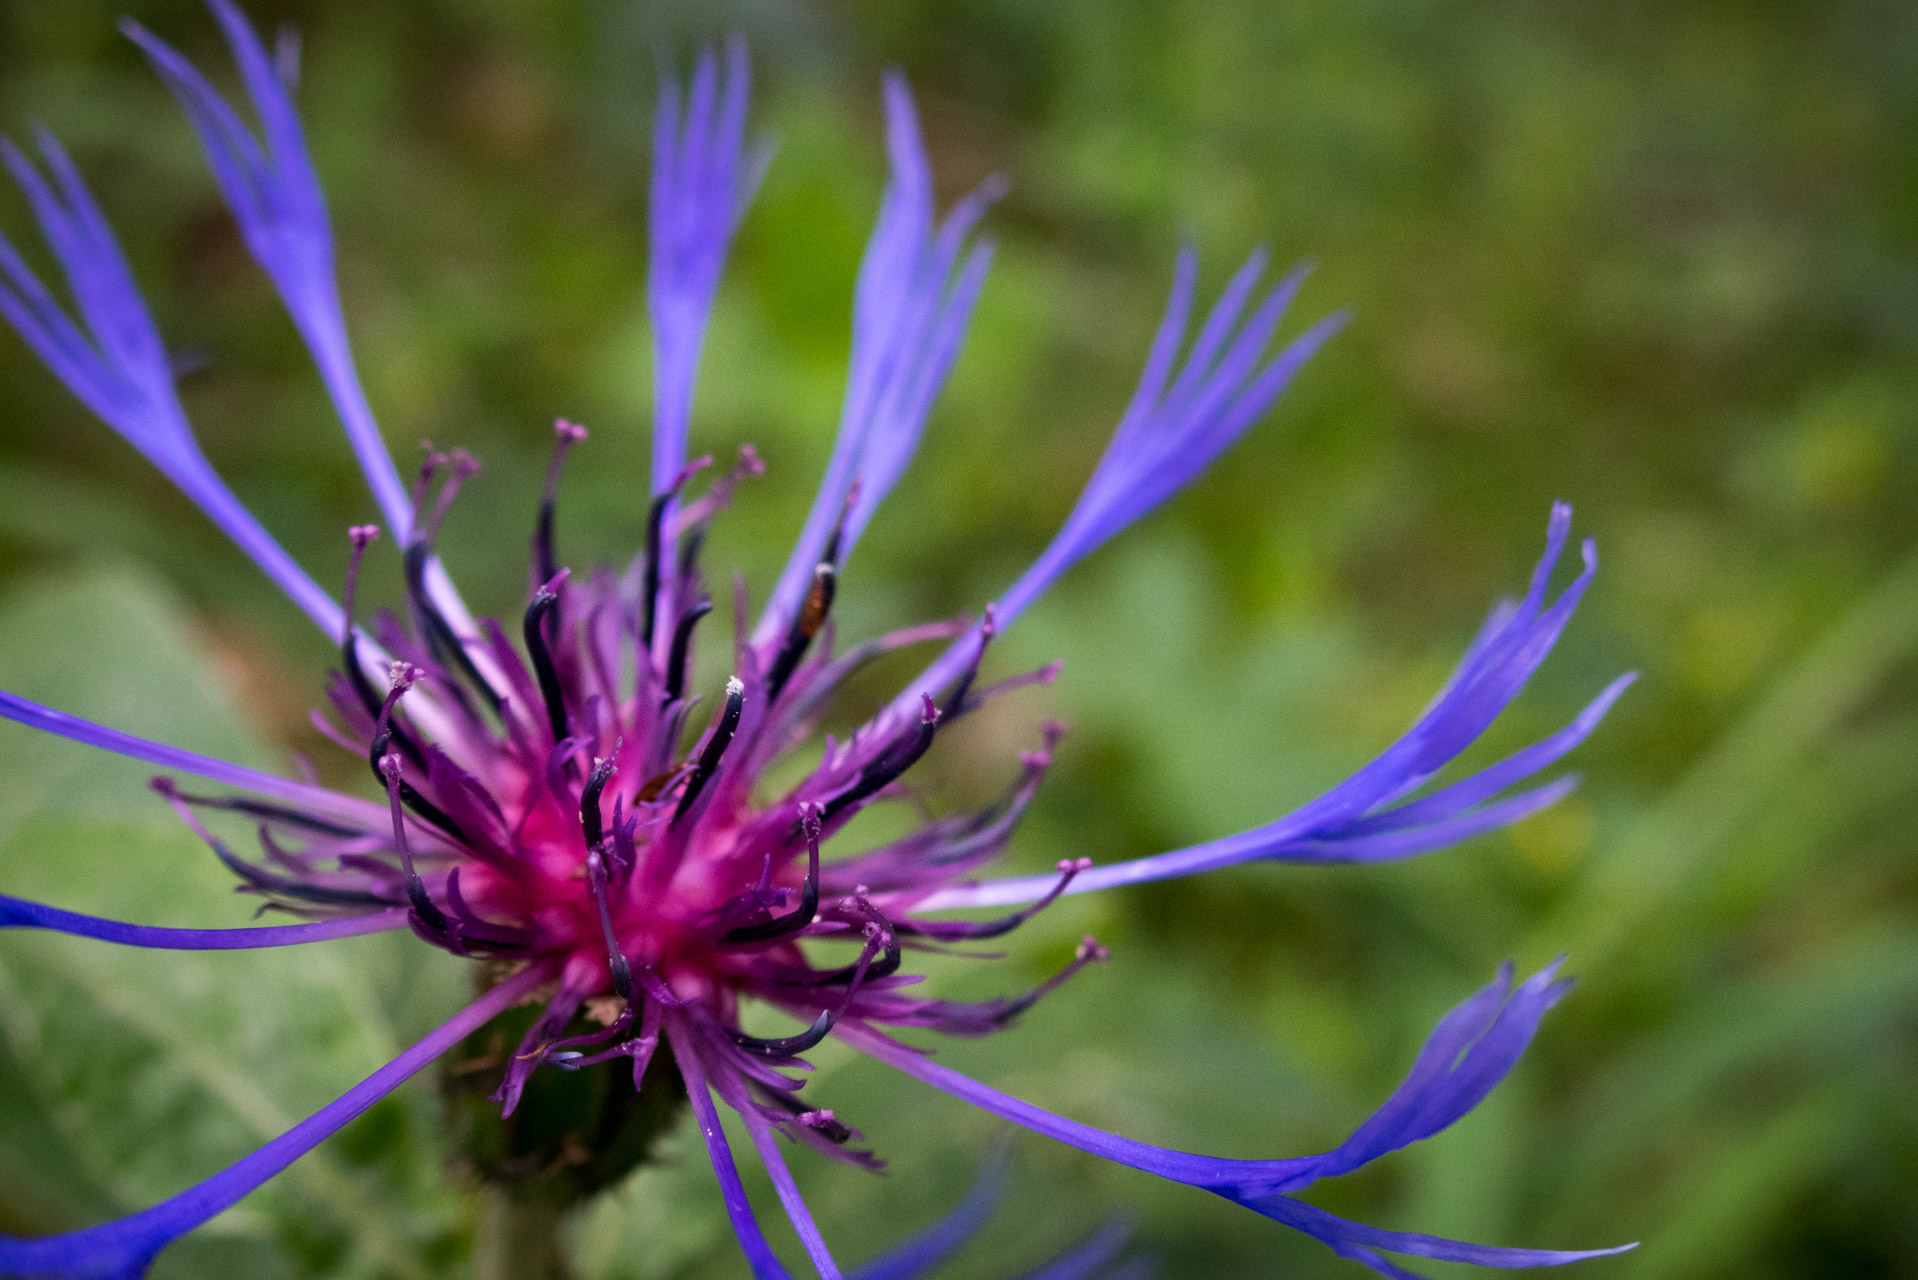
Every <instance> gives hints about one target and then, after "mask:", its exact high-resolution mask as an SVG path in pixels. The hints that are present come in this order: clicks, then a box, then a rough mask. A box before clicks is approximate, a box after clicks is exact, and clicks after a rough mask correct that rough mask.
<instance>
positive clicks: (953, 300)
mask: <svg viewBox="0 0 1918 1280" xmlns="http://www.w3.org/2000/svg"><path fill="white" fill-rule="evenodd" d="M885 101H886V150H887V155H888V157H889V160H890V164H891V176H890V178H889V179H888V181H887V184H886V192H885V195H884V197H883V198H882V199H881V201H880V206H879V220H878V222H877V224H876V225H875V226H874V227H873V232H872V239H871V240H870V241H868V243H867V245H866V254H865V258H864V259H863V261H862V262H861V263H860V267H859V280H858V283H857V285H856V286H855V287H854V292H853V332H852V363H851V367H850V369H849V370H848V373H847V378H846V400H845V405H844V408H843V409H842V411H841V414H840V419H839V435H838V438H837V439H836V440H835V442H834V444H833V453H832V459H831V461H830V462H829V463H828V464H827V467H826V475H825V478H824V479H823V480H822V481H821V483H820V486H819V493H818V495H817V496H816V497H815V498H814V499H813V506H812V510H811V512H810V513H809V514H808V515H807V518H806V525H805V528H804V529H803V530H802V531H801V533H800V535H799V540H798V542H797V543H796V544H795V545H794V547H793V551H792V555H791V556H790V557H789V558H788V559H787V561H786V567H785V569H784V570H783V571H782V572H781V573H780V576H779V581H778V583H777V584H776V585H775V586H774V588H773V591H772V595H771V596H770V598H769V599H768V601H767V605H766V612H765V614H764V615H763V616H762V617H761V618H760V621H759V625H758V628H757V629H756V630H755V632H754V639H755V641H757V642H759V643H762V644H763V643H766V642H768V641H770V640H773V639H775V638H777V637H779V636H781V635H783V634H784V633H785V630H786V628H787V626H788V625H790V623H791V621H792V617H793V613H794V611H795V610H797V609H798V607H799V602H800V601H801V600H802V599H803V598H804V596H805V594H806V589H807V587H808V585H809V584H810V583H811V581H812V575H813V569H814V567H815V566H816V565H818V564H819V562H820V560H821V559H822V558H824V556H825V554H826V549H827V546H828V544H829V543H830V542H831V541H832V536H833V531H834V530H835V529H838V530H839V531H840V537H839V551H840V558H841V559H842V560H843V559H844V558H845V556H846V555H848V554H850V553H851V551H852V548H853V546H854V545H855V544H856V543H857V542H858V540H859V535H860V534H861V533H863V532H864V531H865V527H866V523H867V522H868V521H869V520H870V519H871V518H872V515H873V512H874V511H876V510H877V509H878V507H879V504H880V503H881V502H882V501H884V500H885V497H886V495H887V494H888V493H890V492H891V491H892V488H893V486H894V485H895V484H897V483H898V481H899V478H900V476H902V475H904V474H905V471H906V468H907V466H908V465H910V463H911V461H912V457H913V454H914V453H915V452H916V451H917V450H918V447H919V440H920V437H921V436H922V435H923V434H924V432H925V426H926V417H927V415H928V414H929V413H930V412H931V411H932V402H933V400H934V399H936V398H937V396H938V394H939V391H940V388H942V387H943V386H944V385H945V381H946V376H947V375H948V374H949V373H950V372H951V370H952V362H953V360H954V358H955V357H956V356H957V354H958V351H959V343H960V340H961V338H962V337H963V336H964V334H965V329H966V324H967V322H968V320H970V318H971V316H972V308H973V304H974V303H975V302H976V301H977V300H978V297H979V290H980V287H981V286H982V285H983V284H984V283H985V275H986V270H987V268H988V267H989V266H990V265H991V261H992V245H991V243H990V242H977V243H971V244H970V247H968V242H969V238H970V237H971V235H972V231H973V228H974V227H975V226H977V224H978V222H979V219H980V218H981V217H982V216H983V215H984V213H985V211H986V209H987V207H988V206H989V205H991V203H992V202H993V201H994V200H996V199H997V198H998V197H999V194H1000V192H1001V190H1002V189H1003V188H1002V184H1001V183H1000V182H999V181H998V180H997V179H992V180H988V181H987V182H985V183H983V184H982V185H981V186H980V187H979V188H978V189H977V190H975V191H973V192H972V193H971V194H970V195H968V196H966V197H965V198H964V199H963V200H961V201H960V202H959V203H958V204H957V205H955V206H954V207H953V208H952V210H951V211H950V212H949V213H947V215H946V217H945V219H944V221H943V222H940V223H938V224H937V225H936V226H935V224H934V221H933V198H932V168H931V164H930V162H929V161H928V160H927V158H926V144H925V139H924V137H923V136H922V135H921V133H920V129H919V117H918V114H917V112H916V111H915V110H914V108H913V103H912V94H911V91H910V90H909V89H908V88H907V87H906V82H905V79H904V78H903V77H902V76H900V75H898V74H897V73H893V74H891V75H888V76H887V77H886V94H885ZM855 483H857V484H858V486H859V490H858V494H857V496H856V497H854V498H853V499H852V503H851V506H850V507H848V506H847V498H848V495H849V494H850V493H851V492H852V487H853V485H854V484H855ZM842 517H843V524H842Z"/></svg>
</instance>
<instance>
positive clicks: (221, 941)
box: [0, 893, 406, 951]
mask: <svg viewBox="0 0 1918 1280" xmlns="http://www.w3.org/2000/svg"><path fill="white" fill-rule="evenodd" d="M405 927H406V912H405V911H403V910H395V911H376V912H373V913H372V914H370V915H363V916H347V917H344V918H342V919H338V920H318V921H314V922H312V923H309V924H282V925H262V926H260V927H257V928H250V929H170V928H164V927H161V926H157V925H144V924H125V923H122V922H121V921H118V920H103V919H101V918H100V917H98V916H87V915H81V914H79V913H78V912H75V911H62V910H61V909H60V908H58V907H48V906H43V905H41V904H40V903H38V902H28V901H26V900H25V899H24V898H15V897H12V896H10V895H8V894H4V893H0V929H52V930H55V931H56V932H59V933H70V934H73V935H74V936H76V937H81V938H97V939H99V940H100V941H102V942H117V943H119V944H120V945H122V946H127V947H156V948H159V949H162V950H166V951H248V950H253V949H256V948H259V947H290V946H294V945H296V944H298V943H302V942H327V941H330V940H331V939H334V938H356V937H358V936H360V935H361V934H366V933H384V932H386V931H387V930H389V929H404V928H405Z"/></svg>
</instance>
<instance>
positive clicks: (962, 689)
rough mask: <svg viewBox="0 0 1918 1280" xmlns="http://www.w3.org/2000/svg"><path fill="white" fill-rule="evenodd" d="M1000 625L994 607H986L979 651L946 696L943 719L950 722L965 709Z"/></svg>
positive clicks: (942, 713)
mask: <svg viewBox="0 0 1918 1280" xmlns="http://www.w3.org/2000/svg"><path fill="white" fill-rule="evenodd" d="M998 631H999V623H998V620H997V619H996V618H994V617H993V615H992V606H991V605H987V606H986V616H985V617H983V618H981V619H980V620H979V651H978V652H977V653H975V654H973V655H972V662H971V664H970V665H968V666H967V667H966V670H965V672H964V674H962V675H961V676H960V677H959V683H958V684H955V685H954V686H953V687H952V692H951V693H949V694H947V695H946V705H945V707H944V708H943V709H942V710H941V711H940V717H941V718H942V719H946V720H950V719H952V718H953V717H954V716H955V715H958V714H959V713H960V712H961V711H962V710H963V709H964V708H965V702H966V695H967V694H968V693H971V692H972V682H973V681H975V680H977V679H978V678H979V664H980V663H981V662H984V661H985V659H986V646H987V645H989V644H991V643H992V637H993V636H995V635H996V634H998Z"/></svg>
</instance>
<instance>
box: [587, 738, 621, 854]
mask: <svg viewBox="0 0 1918 1280" xmlns="http://www.w3.org/2000/svg"><path fill="white" fill-rule="evenodd" d="M614 754H615V755H617V754H618V751H617V748H615V751H614ZM612 776H613V759H612V757H611V756H609V757H607V758H606V759H604V760H595V761H593V771H592V772H591V773H589V774H587V775H586V785H585V786H584V787H582V788H581V789H580V793H579V830H580V834H581V835H583V836H585V837H586V847H587V849H589V850H591V849H597V848H599V842H600V840H601V839H602V838H603V836H604V827H605V820H604V819H603V818H602V817H601V815H600V811H599V796H600V793H601V792H602V791H604V790H605V789H606V782H607V780H608V779H609V778H611V777H612Z"/></svg>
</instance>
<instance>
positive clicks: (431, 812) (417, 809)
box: [366, 724, 472, 845]
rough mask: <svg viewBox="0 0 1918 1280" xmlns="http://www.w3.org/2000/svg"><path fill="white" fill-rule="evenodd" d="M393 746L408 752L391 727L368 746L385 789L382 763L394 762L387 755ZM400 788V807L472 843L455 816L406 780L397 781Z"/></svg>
mask: <svg viewBox="0 0 1918 1280" xmlns="http://www.w3.org/2000/svg"><path fill="white" fill-rule="evenodd" d="M394 746H398V747H399V748H400V749H401V750H402V751H403V750H405V742H404V740H403V739H402V738H400V737H398V736H396V734H395V732H394V729H393V727H392V726H391V725H390V724H389V725H388V726H387V727H386V728H384V729H382V730H380V731H379V732H378V733H376V734H374V735H373V741H372V742H371V743H369V744H368V746H367V750H366V760H367V763H368V764H370V765H372V766H373V778H374V780H375V781H377V782H378V783H379V784H380V785H381V786H382V787H384V786H385V785H386V784H387V777H386V772H385V768H384V766H383V765H382V764H381V761H383V760H386V759H390V758H392V757H389V756H388V755H387V749H388V748H389V747H394ZM397 784H398V786H399V797H400V803H401V804H403V805H405V806H406V807H407V808H408V809H411V810H412V811H413V812H414V813H416V814H418V815H419V817H420V819H421V820H422V821H424V822H430V823H432V824H433V825H434V826H435V827H438V828H439V829H440V830H441V831H443V832H445V833H446V834H447V835H448V836H451V837H452V838H453V839H454V840H455V841H457V842H458V843H460V844H463V845H466V844H471V843H472V841H471V840H470V839H468V837H467V835H466V832H465V830H464V829H463V828H462V827H461V826H460V824H459V823H457V822H455V821H454V820H453V817H452V815H451V814H449V813H447V812H446V811H445V810H444V809H442V808H440V807H439V806H438V805H436V804H434V803H433V802H432V801H431V800H428V799H427V798H426V797H425V796H423V795H421V794H420V793H419V792H418V791H417V790H415V789H414V787H413V784H412V783H410V782H408V781H406V779H404V778H400V779H398V780H397Z"/></svg>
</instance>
